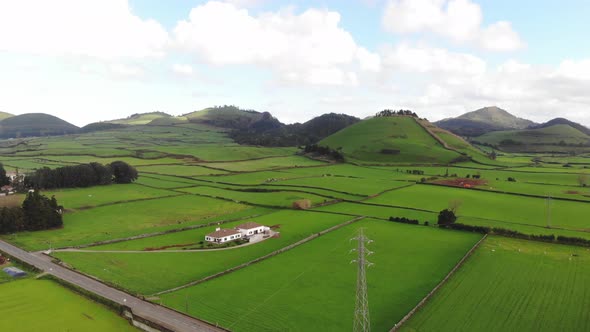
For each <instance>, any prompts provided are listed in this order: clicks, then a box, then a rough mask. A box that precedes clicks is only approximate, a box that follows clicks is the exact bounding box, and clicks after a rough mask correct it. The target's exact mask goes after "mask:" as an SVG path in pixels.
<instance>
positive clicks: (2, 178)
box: [0, 163, 10, 186]
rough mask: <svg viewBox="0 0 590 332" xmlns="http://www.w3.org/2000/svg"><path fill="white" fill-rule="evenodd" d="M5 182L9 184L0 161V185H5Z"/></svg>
mask: <svg viewBox="0 0 590 332" xmlns="http://www.w3.org/2000/svg"><path fill="white" fill-rule="evenodd" d="M7 184H10V179H9V178H8V177H7V176H6V170H5V169H4V165H3V164H2V163H0V186H5V185H7Z"/></svg>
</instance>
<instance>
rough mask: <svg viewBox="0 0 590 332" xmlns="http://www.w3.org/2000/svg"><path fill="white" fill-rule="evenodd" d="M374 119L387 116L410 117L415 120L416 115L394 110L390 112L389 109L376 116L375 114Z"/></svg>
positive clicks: (406, 111)
mask: <svg viewBox="0 0 590 332" xmlns="http://www.w3.org/2000/svg"><path fill="white" fill-rule="evenodd" d="M375 116H376V117H387V116H412V117H415V118H417V117H418V114H416V113H414V112H412V111H410V110H399V111H394V110H390V109H385V110H383V111H381V112H379V113H377V114H375Z"/></svg>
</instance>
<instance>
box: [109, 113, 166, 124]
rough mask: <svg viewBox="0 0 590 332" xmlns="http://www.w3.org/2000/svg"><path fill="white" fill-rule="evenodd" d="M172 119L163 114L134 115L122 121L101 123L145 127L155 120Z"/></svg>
mask: <svg viewBox="0 0 590 332" xmlns="http://www.w3.org/2000/svg"><path fill="white" fill-rule="evenodd" d="M172 117H173V116H172V115H170V114H167V113H164V112H147V113H135V114H132V115H130V116H128V117H126V118H124V119H116V120H110V121H104V122H103V123H114V124H122V125H145V124H148V123H150V122H152V121H154V120H157V119H161V118H172Z"/></svg>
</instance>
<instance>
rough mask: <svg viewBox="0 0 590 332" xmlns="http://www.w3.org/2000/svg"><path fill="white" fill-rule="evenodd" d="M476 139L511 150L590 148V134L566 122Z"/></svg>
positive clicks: (564, 150) (548, 150)
mask: <svg viewBox="0 0 590 332" xmlns="http://www.w3.org/2000/svg"><path fill="white" fill-rule="evenodd" d="M474 141H476V142H477V143H481V144H487V145H492V146H495V147H497V148H498V149H500V150H503V151H509V152H570V151H574V150H580V149H581V150H584V151H585V150H588V149H590V136H588V135H586V134H584V133H583V132H581V131H580V130H578V129H576V128H573V127H572V126H569V125H565V124H557V125H553V126H549V127H544V128H537V129H526V130H508V131H497V132H492V133H488V134H485V135H482V136H479V137H476V138H474Z"/></svg>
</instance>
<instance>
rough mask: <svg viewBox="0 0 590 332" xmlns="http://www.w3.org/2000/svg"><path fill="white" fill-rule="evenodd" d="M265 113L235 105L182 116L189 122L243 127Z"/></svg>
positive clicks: (232, 127)
mask: <svg viewBox="0 0 590 332" xmlns="http://www.w3.org/2000/svg"><path fill="white" fill-rule="evenodd" d="M265 115H268V113H260V112H256V111H251V110H243V109H240V108H238V107H235V106H220V107H210V108H206V109H204V110H201V111H196V112H192V113H188V114H184V115H183V117H186V118H187V119H188V121H189V122H197V123H204V124H208V125H211V126H215V127H222V128H229V129H244V128H248V127H249V126H250V125H251V124H253V123H254V122H258V121H260V120H262V119H263V118H264V117H265ZM277 122H278V121H277Z"/></svg>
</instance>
